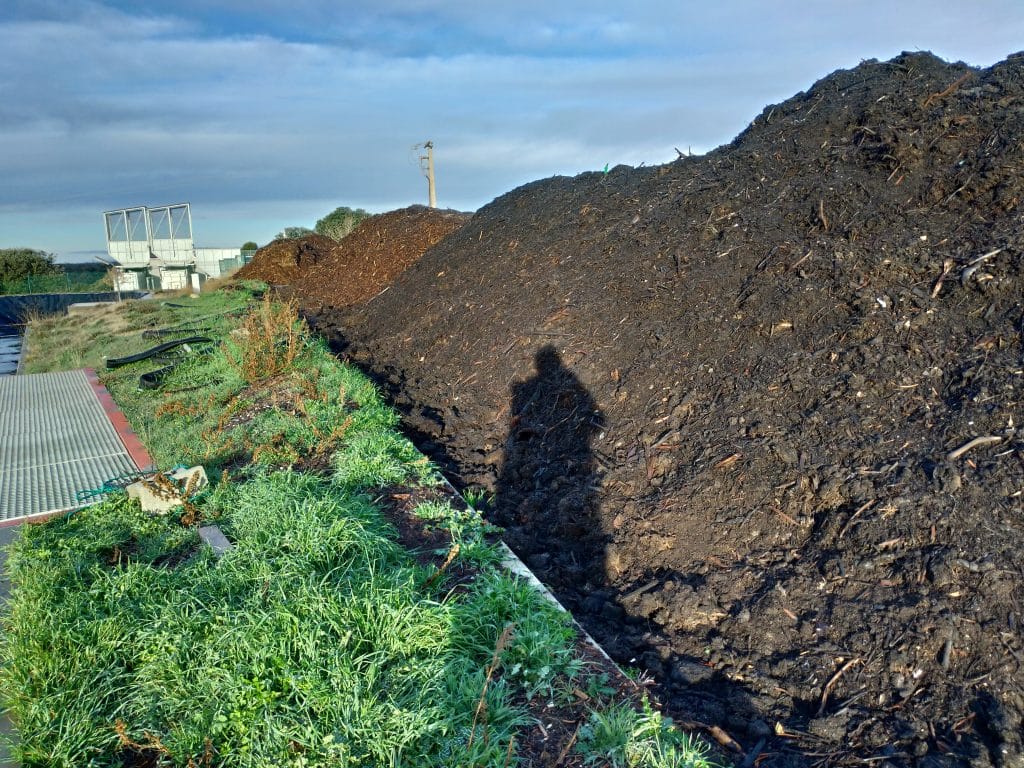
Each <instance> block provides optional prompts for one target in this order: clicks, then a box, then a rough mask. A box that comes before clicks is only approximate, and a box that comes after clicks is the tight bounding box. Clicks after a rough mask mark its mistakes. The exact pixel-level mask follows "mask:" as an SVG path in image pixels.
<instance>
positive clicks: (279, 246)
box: [234, 235, 337, 285]
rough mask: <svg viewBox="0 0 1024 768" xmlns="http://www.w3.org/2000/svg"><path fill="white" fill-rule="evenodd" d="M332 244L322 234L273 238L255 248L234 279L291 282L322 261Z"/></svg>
mask: <svg viewBox="0 0 1024 768" xmlns="http://www.w3.org/2000/svg"><path fill="white" fill-rule="evenodd" d="M335 246H337V242H335V241H334V240H331V238H329V237H324V236H323V235H306V236H305V237H299V238H295V239H294V240H275V241H273V242H272V243H269V244H267V245H265V246H263V247H262V248H260V249H259V250H258V251H256V253H254V254H253V257H252V261H250V262H249V263H248V264H246V265H245V266H244V267H242V268H241V269H240V270H238V271H237V272H236V273H235V275H234V279H236V280H262V281H263V282H265V283H270V284H271V285H290V284H292V283H294V282H295V281H296V280H298V279H299V278H300V277H301V276H302V275H304V274H305V273H306V272H308V271H309V270H310V269H312V268H313V267H315V266H316V265H317V264H319V263H320V262H321V261H323V260H324V258H325V257H326V256H327V254H329V253H330V252H331V250H332V249H333V248H334V247H335Z"/></svg>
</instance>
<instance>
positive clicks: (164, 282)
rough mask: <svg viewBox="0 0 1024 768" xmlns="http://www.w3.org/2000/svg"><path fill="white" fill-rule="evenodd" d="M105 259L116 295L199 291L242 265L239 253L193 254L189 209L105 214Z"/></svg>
mask: <svg viewBox="0 0 1024 768" xmlns="http://www.w3.org/2000/svg"><path fill="white" fill-rule="evenodd" d="M103 221H104V225H105V228H106V233H107V255H108V256H110V258H111V259H113V260H114V261H115V262H116V263H117V265H118V267H117V270H116V277H115V280H116V284H115V288H116V289H118V290H121V291H136V290H160V289H162V290H177V289H179V288H187V287H189V286H190V285H191V286H193V287H198V286H199V285H200V284H201V283H202V282H203V281H205V280H206V279H208V278H212V277H221V276H222V275H227V274H230V273H231V272H233V271H234V270H236V269H238V268H239V267H241V266H242V264H243V263H244V259H243V256H242V251H241V249H239V248H197V247H195V244H194V242H193V240H192V209H191V206H190V205H189V204H188V203H177V204H175V205H160V206H156V207H152V208H151V207H147V206H137V207H135V208H120V209H118V210H116V211H104V213H103Z"/></svg>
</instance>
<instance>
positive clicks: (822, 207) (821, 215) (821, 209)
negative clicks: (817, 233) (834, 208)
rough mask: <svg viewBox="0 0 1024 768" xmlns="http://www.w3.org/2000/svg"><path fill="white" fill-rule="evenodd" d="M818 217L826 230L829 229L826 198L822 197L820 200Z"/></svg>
mask: <svg viewBox="0 0 1024 768" xmlns="http://www.w3.org/2000/svg"><path fill="white" fill-rule="evenodd" d="M818 218H819V219H821V226H822V227H823V228H824V230H825V231H826V232H828V230H829V226H828V216H826V215H825V199H824V198H820V199H819V200H818Z"/></svg>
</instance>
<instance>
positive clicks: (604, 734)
mask: <svg viewBox="0 0 1024 768" xmlns="http://www.w3.org/2000/svg"><path fill="white" fill-rule="evenodd" d="M576 752H577V754H579V755H581V756H582V757H583V759H584V762H585V763H586V764H587V765H610V766H612V767H613V768H717V764H716V763H714V762H712V761H711V759H710V757H709V755H710V750H709V748H708V745H707V744H706V743H705V742H703V741H701V740H700V739H698V738H696V737H693V736H691V735H689V734H687V733H683V732H682V731H679V730H678V729H677V728H675V726H673V725H672V721H671V719H669V718H667V717H664V716H663V715H662V714H661V713H660V712H658V711H656V710H654V709H653V708H652V707H651V706H650V704H649V703H648V702H647V701H646V700H645V701H644V703H643V708H642V710H640V711H638V710H637V709H636V707H635V705H634V704H633V703H631V702H622V703H619V704H613V705H612V706H610V707H608V708H607V709H605V710H595V711H593V712H592V713H591V715H590V720H589V721H588V722H587V723H586V725H584V726H583V727H582V728H580V731H579V742H578V744H577V746H576Z"/></svg>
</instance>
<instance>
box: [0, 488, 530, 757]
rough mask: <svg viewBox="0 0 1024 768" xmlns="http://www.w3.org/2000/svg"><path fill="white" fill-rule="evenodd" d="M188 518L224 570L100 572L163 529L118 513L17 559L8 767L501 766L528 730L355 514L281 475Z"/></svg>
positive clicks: (219, 494)
mask: <svg viewBox="0 0 1024 768" xmlns="http://www.w3.org/2000/svg"><path fill="white" fill-rule="evenodd" d="M200 503H201V504H202V505H204V507H205V509H204V513H207V514H219V515H221V525H222V529H223V530H224V531H225V533H226V534H227V535H228V536H229V538H230V539H231V540H232V541H233V543H234V545H235V549H234V550H232V551H231V552H230V553H228V554H226V555H224V556H223V557H222V558H221V559H220V560H216V559H214V557H213V555H212V554H210V553H209V552H208V551H206V550H205V549H204V550H201V552H200V553H199V554H197V555H196V556H195V557H193V558H192V559H190V560H189V561H188V562H187V563H183V564H182V565H181V566H180V567H178V568H173V569H172V568H155V567H152V566H148V565H144V564H141V563H136V562H131V563H127V564H125V565H124V566H123V567H119V568H111V567H109V566H108V565H106V564H104V563H103V555H102V553H103V551H104V550H105V549H107V548H109V546H110V544H111V543H112V542H116V541H122V540H124V539H125V538H126V537H129V538H134V539H136V540H142V539H143V538H145V536H146V532H147V531H149V532H150V533H152V532H153V531H157V530H159V531H163V532H164V533H166V534H167V535H168V536H169V532H171V531H173V530H174V528H175V523H174V521H173V520H168V519H165V518H148V516H145V515H142V514H141V513H134V512H132V511H131V506H132V505H131V504H130V503H129V502H127V501H125V500H124V499H118V500H114V501H108V502H104V503H102V504H100V505H97V506H96V507H93V508H90V509H87V510H84V511H83V512H81V513H79V514H78V515H75V516H74V517H72V518H71V519H70V520H67V521H65V520H58V521H53V522H51V523H47V524H44V525H40V526H38V527H35V526H34V527H33V528H32V529H30V531H29V532H28V533H29V535H26V537H24V538H23V539H21V540H20V541H19V542H18V543H17V544H16V545H15V551H14V553H13V555H12V558H11V565H12V571H13V573H12V577H13V580H14V581H15V583H16V584H17V588H16V589H15V592H14V594H13V596H12V601H13V602H12V610H11V614H10V616H9V617H8V618H7V620H6V621H5V624H4V630H5V632H4V634H3V637H2V638H0V654H2V661H3V664H2V666H0V691H2V693H3V699H4V700H3V704H4V705H5V706H6V707H8V708H9V709H10V712H11V714H12V717H13V719H14V720H15V721H16V723H17V725H18V727H19V731H20V736H21V743H20V746H19V747H18V751H17V755H16V756H17V758H18V759H19V760H20V761H21V764H22V765H24V766H27V767H35V766H44V765H45V766H53V765H69V766H70V765H90V764H95V765H99V764H103V765H113V764H117V761H118V760H128V759H136V758H139V759H141V757H140V756H145V757H146V758H147V759H149V758H152V759H154V760H156V759H159V761H163V762H166V763H167V764H168V765H171V764H173V765H187V764H188V763H189V761H190V760H191V761H193V762H194V763H195V764H197V765H202V764H203V761H204V760H206V759H208V756H210V755H215V759H216V764H217V765H223V766H251V765H284V766H300V765H301V766H307V767H312V766H323V767H324V768H327V766H335V765H399V764H400V765H404V766H410V768H420V767H423V768H434V767H437V768H441V766H444V767H445V768H448V766H466V768H469V766H481V765H490V766H495V767H497V766H501V765H503V764H505V763H504V761H505V759H506V755H507V750H508V745H509V744H510V743H511V741H512V738H513V735H514V733H515V731H516V729H517V728H520V727H522V726H523V725H524V724H526V722H527V717H526V715H525V712H524V710H523V709H522V707H521V706H519V705H517V704H515V700H516V699H517V698H518V697H519V694H518V693H517V691H516V690H515V687H514V686H513V685H512V684H511V682H510V681H509V680H506V679H501V680H492V681H491V684H490V685H489V686H487V689H486V692H485V693H484V694H483V696H482V694H481V692H482V691H483V690H484V679H485V676H486V669H487V665H488V661H489V660H490V659H491V658H492V655H493V648H489V647H488V645H491V646H493V643H494V636H493V635H491V636H489V637H488V638H487V640H486V641H485V640H484V638H483V637H480V638H474V641H473V642H472V643H468V644H467V643H464V642H460V641H459V637H458V633H459V627H461V626H463V625H462V622H461V621H459V620H458V619H457V616H458V615H459V614H461V612H463V611H464V610H466V609H464V608H462V607H461V602H460V601H459V600H455V599H452V600H448V601H445V602H437V601H435V600H433V599H431V598H430V597H429V596H427V595H425V594H424V593H423V592H421V591H420V589H419V587H418V585H419V583H420V582H421V581H422V577H423V569H422V568H420V567H419V566H417V565H416V564H415V562H414V561H413V560H412V559H411V558H410V556H409V555H408V554H407V553H406V552H405V551H404V550H402V549H401V548H400V547H398V546H397V545H396V544H395V543H394V541H393V540H392V538H391V533H392V532H391V531H390V528H389V526H388V525H387V524H386V523H385V522H384V521H383V518H382V517H381V516H380V514H379V512H378V511H377V510H376V509H374V508H373V507H372V506H371V505H370V503H369V500H368V498H367V497H366V496H364V495H361V494H355V495H348V494H344V493H339V489H338V487H337V486H336V485H334V484H333V483H330V482H328V481H325V480H322V479H318V478H315V477H313V476H310V475H304V474H300V473H292V472H280V473H273V474H260V473H257V474H256V475H255V476H254V477H253V478H252V479H251V480H250V481H249V482H247V483H242V484H237V485H231V484H226V485H223V486H221V487H220V488H217V489H215V490H213V491H211V492H210V493H209V494H208V495H207V496H206V497H205V498H204V499H203V500H202V501H201V502H200ZM189 535H193V534H191V533H189ZM166 541H167V543H168V544H170V541H171V539H170V538H168V539H167V540H166ZM155 551H156V548H155V547H154V552H155ZM477 641H479V642H477ZM469 646H471V647H472V650H471V651H470V652H466V649H467V647H469ZM510 650H511V648H510ZM481 700H483V701H484V707H485V709H486V729H485V731H484V729H481V728H479V727H478V728H477V729H476V731H475V733H476V736H475V738H473V733H474V718H476V722H477V724H478V725H479V724H481V723H482V722H484V720H482V719H481V715H480V714H479V712H480V711H481V704H480V702H481Z"/></svg>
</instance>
